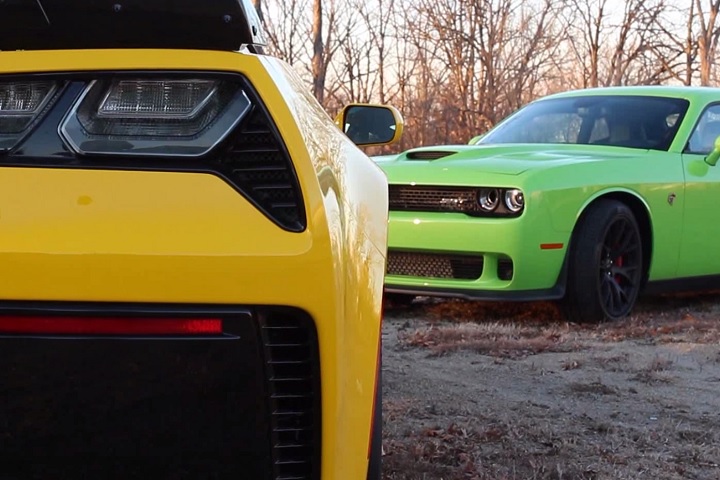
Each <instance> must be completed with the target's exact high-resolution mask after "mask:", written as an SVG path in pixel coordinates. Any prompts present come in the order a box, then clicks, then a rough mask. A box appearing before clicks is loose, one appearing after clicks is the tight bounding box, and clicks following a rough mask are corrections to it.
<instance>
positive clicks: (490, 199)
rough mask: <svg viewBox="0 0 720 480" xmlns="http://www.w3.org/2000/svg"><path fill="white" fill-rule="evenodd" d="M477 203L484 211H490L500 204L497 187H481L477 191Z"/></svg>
mask: <svg viewBox="0 0 720 480" xmlns="http://www.w3.org/2000/svg"><path fill="white" fill-rule="evenodd" d="M477 198H478V205H480V208H481V209H482V210H483V211H485V212H492V211H493V210H495V209H496V208H497V206H498V205H499V204H500V191H499V190H498V189H497V188H483V189H481V190H480V191H479V192H478V197H477Z"/></svg>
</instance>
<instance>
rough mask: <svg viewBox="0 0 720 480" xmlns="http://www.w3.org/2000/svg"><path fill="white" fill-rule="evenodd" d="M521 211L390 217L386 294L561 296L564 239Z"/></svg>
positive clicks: (503, 297)
mask: <svg viewBox="0 0 720 480" xmlns="http://www.w3.org/2000/svg"><path fill="white" fill-rule="evenodd" d="M529 213H530V212H525V213H524V214H523V215H522V216H520V217H518V218H479V217H472V216H469V215H466V214H464V213H445V212H443V213H435V212H433V213H430V212H410V211H393V212H391V213H390V234H389V242H388V243H389V246H388V270H387V274H386V276H385V291H386V292H390V293H403V294H410V295H428V296H444V297H460V298H469V299H482V300H541V299H557V298H561V297H562V296H563V294H564V292H565V285H564V280H563V278H564V276H563V272H564V269H563V265H564V261H565V253H566V250H567V247H568V242H569V240H570V234H569V232H565V233H563V232H557V231H555V230H554V229H553V228H552V226H551V225H550V224H549V222H546V221H542V219H541V218H540V217H539V216H537V215H535V216H531V215H529Z"/></svg>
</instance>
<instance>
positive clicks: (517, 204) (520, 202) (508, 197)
mask: <svg viewBox="0 0 720 480" xmlns="http://www.w3.org/2000/svg"><path fill="white" fill-rule="evenodd" d="M505 206H506V207H507V209H508V210H510V211H511V212H513V213H517V212H519V211H520V210H522V209H523V207H524V206H525V196H524V195H523V192H522V190H518V189H517V188H512V189H510V190H507V191H506V192H505Z"/></svg>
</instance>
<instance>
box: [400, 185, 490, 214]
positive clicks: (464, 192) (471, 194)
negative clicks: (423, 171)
mask: <svg viewBox="0 0 720 480" xmlns="http://www.w3.org/2000/svg"><path fill="white" fill-rule="evenodd" d="M390 210H398V211H421V212H461V213H468V214H473V213H476V212H478V211H480V206H479V205H478V202H477V188H475V187H425V186H422V187H420V186H410V185H390Z"/></svg>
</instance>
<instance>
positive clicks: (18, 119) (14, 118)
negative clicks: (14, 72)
mask: <svg viewBox="0 0 720 480" xmlns="http://www.w3.org/2000/svg"><path fill="white" fill-rule="evenodd" d="M57 87H58V84H57V82H53V81H44V80H39V81H20V82H14V81H11V82H0V151H3V150H9V149H10V148H12V147H13V146H14V145H16V144H17V143H18V141H20V139H22V137H23V136H24V135H25V134H26V133H27V132H28V131H29V130H30V127H31V126H32V125H33V123H34V122H35V120H37V118H38V117H39V116H40V115H41V114H42V112H43V110H44V109H45V107H46V106H47V105H48V103H50V101H51V100H52V98H53V96H54V94H55V92H56V90H57Z"/></svg>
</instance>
